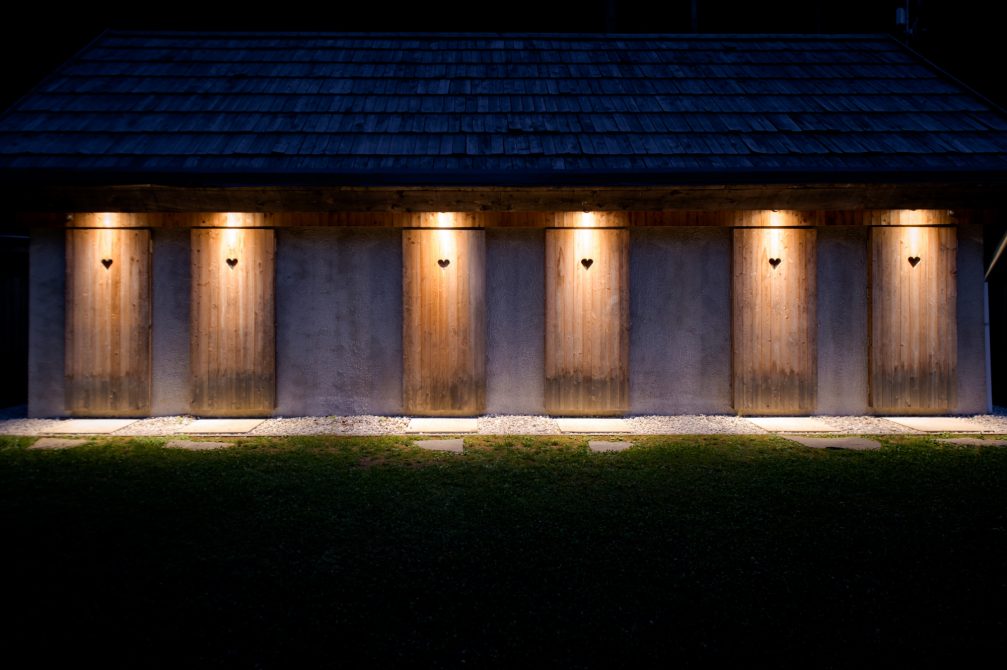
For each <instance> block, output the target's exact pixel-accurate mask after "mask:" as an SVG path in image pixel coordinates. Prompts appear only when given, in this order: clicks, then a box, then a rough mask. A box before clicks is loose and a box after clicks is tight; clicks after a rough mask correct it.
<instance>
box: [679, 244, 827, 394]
mask: <svg viewBox="0 0 1007 670" xmlns="http://www.w3.org/2000/svg"><path fill="white" fill-rule="evenodd" d="M815 238H816V236H815V231H814V229H808V228H738V229H735V231H734V249H733V261H732V264H733V277H732V283H731V290H732V310H733V311H732V315H733V323H732V328H733V332H732V349H733V356H734V359H733V369H734V372H733V377H734V378H733V383H734V408H735V410H736V411H738V412H739V413H741V414H808V413H811V412H813V411H814V409H815V401H816V396H817V387H818V373H817V371H818V361H817V353H816V342H817V338H816V330H817V324H816V316H815V302H816V295H817V294H816V290H815V284H816V276H815V273H816V268H815ZM683 318H688V315H683Z"/></svg>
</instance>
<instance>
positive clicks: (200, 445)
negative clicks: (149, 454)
mask: <svg viewBox="0 0 1007 670" xmlns="http://www.w3.org/2000/svg"><path fill="white" fill-rule="evenodd" d="M164 446H165V448H167V449H187V450H189V451H210V450H212V449H226V448H227V447H233V446H234V443H233V442H200V441H197V440H169V441H168V443H167V444H165V445H164Z"/></svg>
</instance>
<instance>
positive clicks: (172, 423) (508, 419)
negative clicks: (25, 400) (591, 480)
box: [0, 407, 1007, 436]
mask: <svg viewBox="0 0 1007 670" xmlns="http://www.w3.org/2000/svg"><path fill="white" fill-rule="evenodd" d="M816 418H817V419H821V420H822V421H824V422H825V423H827V424H829V425H830V426H833V427H835V429H836V433H845V434H850V435H883V434H898V433H901V434H921V432H920V431H917V430H913V429H912V428H907V427H905V426H900V425H898V424H896V423H893V422H891V421H887V420H885V419H883V418H881V417H877V416H819V417H816ZM963 418H967V419H970V420H972V421H975V422H977V423H979V424H981V425H982V426H983V432H984V433H992V434H1004V435H1007V408H1002V407H997V408H995V410H994V412H993V413H992V414H979V415H975V416H968V417H963ZM194 420H195V419H194V417H191V416H159V417H151V418H148V419H140V420H138V421H136V422H134V423H132V424H130V425H128V426H126V427H124V428H122V429H120V430H118V431H115V433H113V434H114V435H137V436H140V435H143V436H168V435H175V434H178V433H179V432H184V428H185V426H186V425H188V424H189V423H190V422H192V421H194ZM60 421H61V420H60V419H27V418H23V414H22V418H7V419H0V435H28V436H33V435H45V434H47V433H49V432H51V431H52V430H53V429H54V428H55V427H56V426H57V425H58V424H59V422H60ZM626 421H627V423H629V426H630V432H631V433H632V434H637V435H756V434H766V433H767V431H765V430H763V429H762V428H760V427H758V426H756V425H755V424H753V423H751V422H750V421H748V420H746V419H744V418H742V417H739V416H732V415H726V414H717V415H704V414H691V415H686V414H683V415H673V416H634V417H627V418H626ZM408 424H409V418H408V417H403V416H371V415H364V416H306V417H278V418H273V419H266V420H265V421H263V422H262V423H261V424H259V425H258V426H257V427H256V428H255V429H253V430H252V431H250V432H249V433H248V435H250V436H255V435H402V434H403V433H405V430H406V426H407V425H408ZM478 432H479V433H480V434H482V435H508V434H509V435H556V434H559V432H560V431H559V427H558V425H557V424H556V421H555V420H554V419H553V418H551V417H548V416H535V415H489V416H483V417H479V420H478Z"/></svg>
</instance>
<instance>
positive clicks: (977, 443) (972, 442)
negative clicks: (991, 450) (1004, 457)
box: [937, 437, 1007, 447]
mask: <svg viewBox="0 0 1007 670" xmlns="http://www.w3.org/2000/svg"><path fill="white" fill-rule="evenodd" d="M937 441H938V442H947V443H948V444H961V445H965V446H968V447H1007V440H984V439H982V438H980V437H951V438H947V439H944V440H937Z"/></svg>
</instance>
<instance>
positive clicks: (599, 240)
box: [545, 228, 629, 415]
mask: <svg viewBox="0 0 1007 670" xmlns="http://www.w3.org/2000/svg"><path fill="white" fill-rule="evenodd" d="M545 249H546V253H545V258H546V268H545V272H546V281H545V290H546V294H545V295H546V298H545V302H546V306H545V328H546V333H545V335H546V337H545V367H546V370H545V378H546V379H545V381H546V383H545V403H546V411H547V412H548V413H550V414H559V415H598V414H623V413H625V412H626V411H627V410H628V408H629V232H628V231H627V230H625V229H600V228H599V229H588V228H581V229H555V230H547V231H546V235H545Z"/></svg>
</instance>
